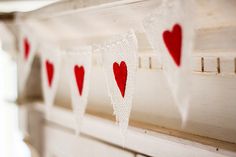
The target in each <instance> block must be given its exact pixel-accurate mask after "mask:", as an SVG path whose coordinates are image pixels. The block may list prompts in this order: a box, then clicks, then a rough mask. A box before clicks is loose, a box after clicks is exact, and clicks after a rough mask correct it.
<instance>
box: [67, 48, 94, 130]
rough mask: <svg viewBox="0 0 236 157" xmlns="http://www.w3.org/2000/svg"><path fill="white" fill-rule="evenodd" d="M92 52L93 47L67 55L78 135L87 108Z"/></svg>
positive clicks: (72, 51)
mask: <svg viewBox="0 0 236 157" xmlns="http://www.w3.org/2000/svg"><path fill="white" fill-rule="evenodd" d="M91 51H92V48H91V47H80V48H77V49H71V50H68V51H67V53H66V59H67V61H66V63H67V72H68V77H69V81H70V91H71V100H72V107H73V112H74V116H75V123H76V124H75V130H76V134H79V132H80V128H81V125H82V120H83V116H84V113H85V110H86V106H87V100H88V92H89V83H90V72H91V60H92V52H91Z"/></svg>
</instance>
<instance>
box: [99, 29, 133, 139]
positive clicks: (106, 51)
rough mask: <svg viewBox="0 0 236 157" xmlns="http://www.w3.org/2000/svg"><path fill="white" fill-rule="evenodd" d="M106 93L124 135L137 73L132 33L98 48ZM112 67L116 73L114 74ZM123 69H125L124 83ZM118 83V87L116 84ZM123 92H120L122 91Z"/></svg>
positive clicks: (117, 37) (120, 36) (116, 37)
mask: <svg viewBox="0 0 236 157" xmlns="http://www.w3.org/2000/svg"><path fill="white" fill-rule="evenodd" d="M99 51H100V52H101V54H102V61H103V67H104V71H105V75H106V80H107V87H108V93H109V96H110V97H111V102H112V104H113V110H114V114H115V116H116V121H117V122H118V124H119V127H120V130H121V133H122V134H123V135H124V133H125V131H126V129H127V127H128V122H129V116H130V111H131V107H132V99H133V94H134V86H135V80H136V79H135V78H136V71H137V39H136V36H135V34H134V32H133V31H129V32H128V33H126V34H123V35H119V36H115V37H114V38H113V39H111V40H110V41H108V42H105V43H104V44H103V45H101V46H100V48H99ZM114 67H115V69H116V71H117V72H114V71H115V70H114ZM125 69H127V75H126V81H125V74H124V73H125ZM117 76H118V77H120V79H119V78H116V77H117ZM118 82H119V83H120V87H119V86H118V84H119V83H118ZM124 83H126V85H125V92H123V95H122V92H121V91H122V90H121V89H124Z"/></svg>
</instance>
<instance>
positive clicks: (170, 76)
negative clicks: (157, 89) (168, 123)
mask: <svg viewBox="0 0 236 157" xmlns="http://www.w3.org/2000/svg"><path fill="white" fill-rule="evenodd" d="M194 6H195V5H194V2H193V0H183V1H175V0H164V1H162V4H161V5H160V6H159V7H158V8H157V9H156V10H155V11H154V12H153V13H152V14H150V15H149V16H147V17H146V18H145V19H144V21H143V25H144V28H145V31H146V35H147V37H148V39H149V41H150V44H151V46H152V47H153V49H154V51H155V52H156V53H158V56H159V59H160V60H161V63H162V66H163V70H164V74H165V76H166V78H167V81H168V84H169V87H170V89H171V91H172V94H173V98H174V100H175V103H176V104H177V106H178V109H179V111H180V115H181V118H182V124H183V125H185V122H186V120H187V115H188V107H189V101H190V97H191V95H190V93H191V91H190V90H191V69H190V67H191V53H192V51H193V37H194V10H195V9H194Z"/></svg>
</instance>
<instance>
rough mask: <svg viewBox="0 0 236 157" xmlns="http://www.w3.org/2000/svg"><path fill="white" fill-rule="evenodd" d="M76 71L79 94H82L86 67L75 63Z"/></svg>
mask: <svg viewBox="0 0 236 157" xmlns="http://www.w3.org/2000/svg"><path fill="white" fill-rule="evenodd" d="M74 73H75V78H76V83H77V87H78V90H79V94H80V95H82V92H83V85H84V67H83V66H78V65H75V67H74Z"/></svg>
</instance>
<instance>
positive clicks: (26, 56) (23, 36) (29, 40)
mask: <svg viewBox="0 0 236 157" xmlns="http://www.w3.org/2000/svg"><path fill="white" fill-rule="evenodd" d="M37 46H38V45H37V41H36V39H35V36H34V34H33V32H32V31H31V29H30V28H29V27H28V26H27V25H23V24H19V50H20V52H19V57H18V58H19V60H18V61H19V64H18V65H19V68H18V70H19V91H20V92H22V91H23V89H24V87H25V85H26V82H27V79H28V76H29V74H30V71H31V66H32V63H33V60H34V56H35V54H36V50H37Z"/></svg>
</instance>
